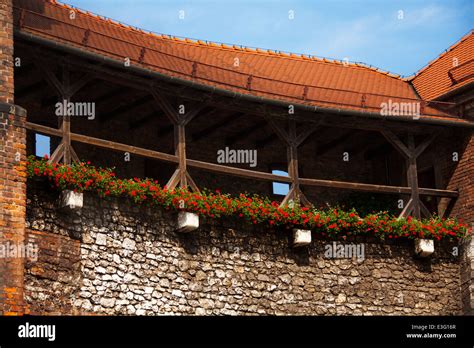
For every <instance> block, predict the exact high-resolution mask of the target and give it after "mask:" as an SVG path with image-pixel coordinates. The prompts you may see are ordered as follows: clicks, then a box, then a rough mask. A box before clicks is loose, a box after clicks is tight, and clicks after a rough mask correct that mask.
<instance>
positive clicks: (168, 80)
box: [14, 0, 474, 217]
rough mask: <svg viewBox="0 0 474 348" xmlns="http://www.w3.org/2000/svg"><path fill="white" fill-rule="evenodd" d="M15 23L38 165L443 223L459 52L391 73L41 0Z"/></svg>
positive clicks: (468, 124) (457, 118) (463, 128)
mask: <svg viewBox="0 0 474 348" xmlns="http://www.w3.org/2000/svg"><path fill="white" fill-rule="evenodd" d="M14 18H15V20H14V28H15V37H14V49H15V57H16V58H17V60H16V66H15V102H16V104H18V105H21V106H22V107H24V108H25V109H26V110H27V112H28V116H27V120H28V122H27V128H28V130H29V134H28V142H27V146H28V152H29V153H30V154H32V153H35V152H36V150H35V143H36V141H35V137H37V134H40V135H44V136H47V137H50V144H51V161H58V162H64V163H71V162H73V161H79V160H88V161H91V162H92V163H93V164H94V165H100V166H109V167H115V168H116V172H117V173H118V175H119V176H123V177H152V178H156V179H157V180H158V181H159V182H160V183H161V184H162V185H167V186H168V187H177V186H179V187H186V186H189V187H190V188H191V189H192V190H199V189H202V188H208V189H212V190H214V189H219V190H221V191H222V192H229V193H234V194H237V193H240V192H249V193H254V192H255V193H259V194H263V195H267V196H271V197H272V198H273V199H280V200H281V201H282V203H283V204H285V203H288V202H289V200H293V201H294V202H300V203H301V204H304V205H311V204H314V205H318V206H319V205H322V204H325V203H329V204H335V203H338V202H341V201H344V200H345V199H348V197H354V196H353V195H354V192H359V191H360V192H364V194H365V195H366V196H365V197H372V198H374V197H375V199H378V198H377V197H381V196H380V195H381V194H382V195H384V197H385V195H389V197H391V198H390V199H391V200H392V204H393V205H395V206H396V208H397V209H399V213H400V214H401V215H403V216H407V215H413V216H415V217H420V216H429V215H431V214H432V213H436V214H441V215H444V216H447V215H449V214H450V211H451V210H452V209H453V207H455V205H456V200H457V199H458V196H459V195H462V192H461V190H463V188H462V187H460V186H459V185H458V186H456V183H454V184H453V182H452V178H453V175H454V174H455V172H456V170H457V168H458V166H459V163H460V162H461V161H462V160H463V154H464V153H465V151H466V148H467V145H468V144H469V141H470V139H471V135H472V129H473V127H474V122H473V121H472V116H473V111H472V97H473V93H472V80H473V77H472V71H473V69H469V67H472V56H469V55H467V56H466V55H463V54H464V53H463V54H460V53H458V54H457V55H458V56H459V66H458V65H456V66H455V67H454V68H453V69H454V70H453V69H451V68H449V67H448V68H449V69H448V68H445V66H446V64H445V63H443V59H444V61H445V60H449V61H450V59H451V58H449V57H448V58H446V57H445V55H446V54H449V52H448V53H446V54H445V55H444V56H441V57H439V58H438V60H436V61H435V62H432V63H431V64H430V66H428V67H427V68H425V69H424V70H422V71H420V72H419V73H418V74H417V75H415V76H414V77H411V78H409V79H403V78H400V77H398V76H395V75H393V74H390V73H386V72H383V71H380V70H378V69H375V68H372V67H369V66H365V65H363V64H357V63H345V62H341V61H330V60H326V59H320V58H315V57H310V56H304V55H294V54H287V53H282V52H275V51H268V50H260V49H249V48H246V47H240V46H229V45H223V44H215V43H210V42H202V41H193V40H187V39H177V38H174V37H169V36H166V35H156V34H152V33H148V32H144V31H141V30H138V29H135V28H131V27H128V26H125V25H123V24H120V23H116V22H114V21H111V20H109V19H106V18H103V17H99V16H96V15H92V14H90V13H86V12H82V11H79V10H77V9H74V8H71V7H68V6H66V5H63V4H58V3H55V2H53V1H42V0H20V1H15V2H14ZM472 38H473V35H472V33H470V34H469V35H467V36H466V37H465V38H463V39H462V40H461V41H460V42H458V43H457V44H456V45H454V46H453V47H452V50H451V51H453V50H454V51H456V50H457V51H458V52H461V53H462V52H464V50H466V45H467V46H468V47H472V42H473V39H472ZM469 45H470V46H469ZM440 62H441V63H442V65H443V66H442V67H441V68H439V69H438V68H436V71H435V74H434V73H433V72H432V71H431V70H432V68H431V67H432V66H436V65H437V64H440ZM466 64H467V68H466ZM459 67H460V68H459ZM430 69H431V70H430ZM440 70H441V72H440ZM432 74H434V77H431V75H432ZM437 74H438V75H440V74H445V75H446V78H451V77H449V76H454V77H452V78H451V80H450V81H448V82H445V81H444V78H445V77H444V75H443V76H442V78H441V77H439V76H438V75H437ZM430 79H431V80H430ZM440 83H441V84H442V86H441V87H440V86H439V85H438V84H440ZM446 96H447V97H446ZM58 102H60V103H61V105H63V106H68V105H74V107H73V109H71V110H72V111H73V116H61V115H60V116H58V115H57V114H58V107H59V106H58V104H57V103H58ZM69 103H73V104H69ZM76 107H77V108H76ZM78 110H79V113H80V114H81V115H77V114H76V115H74V112H77V111H78ZM231 150H249V151H254V150H256V152H255V153H256V155H257V158H256V161H255V162H254V163H232V162H233V161H232V160H228V161H227V163H219V162H221V161H218V152H219V151H224V152H225V151H227V153H229V151H231ZM252 153H253V152H252ZM455 154H458V157H456V155H455ZM229 162H230V163H229ZM282 172H286V173H287V175H285V174H282ZM275 183H283V187H280V189H278V190H277V189H275V187H277V185H275ZM285 184H287V186H288V190H287V191H288V192H285V187H284V185H285ZM282 193H283V195H282ZM370 195H373V196H370ZM400 199H402V200H403V204H402V205H401V206H400V205H399V204H398V203H397V202H399V200H400Z"/></svg>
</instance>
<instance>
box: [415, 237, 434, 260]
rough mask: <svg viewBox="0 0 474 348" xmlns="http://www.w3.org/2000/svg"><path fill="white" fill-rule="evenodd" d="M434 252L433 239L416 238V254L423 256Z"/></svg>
mask: <svg viewBox="0 0 474 348" xmlns="http://www.w3.org/2000/svg"><path fill="white" fill-rule="evenodd" d="M433 252H434V240H433V239H415V254H417V255H418V256H421V257H427V256H430V255H431V254H433Z"/></svg>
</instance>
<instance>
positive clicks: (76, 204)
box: [59, 190, 84, 210]
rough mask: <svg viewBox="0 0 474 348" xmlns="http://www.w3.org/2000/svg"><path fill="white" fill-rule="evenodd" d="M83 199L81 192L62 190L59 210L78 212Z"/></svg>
mask: <svg viewBox="0 0 474 348" xmlns="http://www.w3.org/2000/svg"><path fill="white" fill-rule="evenodd" d="M83 202H84V198H83V194H82V192H74V191H72V190H64V191H62V192H61V196H60V198H59V205H60V208H65V209H70V210H78V209H81V208H82V206H83Z"/></svg>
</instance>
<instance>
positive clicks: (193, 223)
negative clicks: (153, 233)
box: [176, 211, 199, 233]
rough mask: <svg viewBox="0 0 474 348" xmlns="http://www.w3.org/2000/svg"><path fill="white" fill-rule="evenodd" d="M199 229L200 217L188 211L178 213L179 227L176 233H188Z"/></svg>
mask: <svg viewBox="0 0 474 348" xmlns="http://www.w3.org/2000/svg"><path fill="white" fill-rule="evenodd" d="M198 227H199V215H197V214H195V213H190V212H187V211H180V212H179V213H178V227H177V228H176V232H180V233H188V232H191V231H194V230H196V229H197V228H198Z"/></svg>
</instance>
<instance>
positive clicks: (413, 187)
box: [382, 130, 437, 219]
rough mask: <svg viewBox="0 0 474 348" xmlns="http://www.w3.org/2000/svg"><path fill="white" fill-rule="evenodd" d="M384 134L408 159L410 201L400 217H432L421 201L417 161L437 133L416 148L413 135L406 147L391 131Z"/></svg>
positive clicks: (410, 135)
mask: <svg viewBox="0 0 474 348" xmlns="http://www.w3.org/2000/svg"><path fill="white" fill-rule="evenodd" d="M382 134H383V136H384V137H385V138H386V139H387V140H388V141H389V142H390V143H391V144H392V145H393V146H394V147H395V148H396V149H397V150H398V151H399V152H400V153H401V154H402V155H403V156H404V157H405V159H406V164H407V183H408V186H409V187H410V199H409V200H408V202H407V204H406V205H405V208H404V209H403V210H402V212H401V214H400V217H407V216H409V215H410V214H412V215H413V216H414V217H416V218H417V219H420V218H421V216H422V213H423V215H424V216H426V217H430V216H431V213H430V211H429V210H428V208H427V207H426V205H425V204H424V203H423V202H422V201H421V200H420V189H419V187H418V169H417V164H416V160H417V158H418V157H419V156H420V155H421V154H422V153H423V151H425V150H426V148H427V147H428V146H429V145H430V144H431V143H432V142H433V140H434V139H435V138H436V136H437V133H434V134H432V135H431V136H430V137H429V138H428V139H426V140H424V141H423V142H422V143H421V144H420V145H418V146H415V137H414V135H413V134H412V133H410V134H409V135H408V142H407V145H405V144H404V143H403V142H402V141H401V140H400V139H399V138H398V137H397V136H396V135H395V134H394V133H392V132H391V131H389V130H385V131H382Z"/></svg>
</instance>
